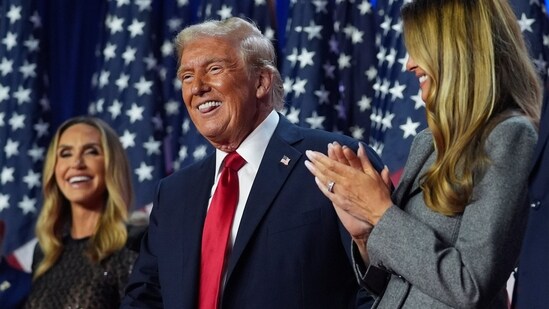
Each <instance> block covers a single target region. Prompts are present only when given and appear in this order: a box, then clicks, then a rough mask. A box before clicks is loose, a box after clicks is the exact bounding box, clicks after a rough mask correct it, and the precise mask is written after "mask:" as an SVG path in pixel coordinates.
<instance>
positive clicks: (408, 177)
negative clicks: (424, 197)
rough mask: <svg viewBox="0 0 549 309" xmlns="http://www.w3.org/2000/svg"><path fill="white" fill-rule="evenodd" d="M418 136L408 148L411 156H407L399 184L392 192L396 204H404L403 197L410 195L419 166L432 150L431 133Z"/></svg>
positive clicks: (421, 165) (422, 164)
mask: <svg viewBox="0 0 549 309" xmlns="http://www.w3.org/2000/svg"><path fill="white" fill-rule="evenodd" d="M420 138H421V139H418V140H417V143H415V145H414V147H412V149H410V154H411V155H413V156H408V162H407V164H406V168H405V170H404V174H402V177H401V179H400V182H399V185H398V187H397V189H396V190H395V193H394V194H393V201H394V203H395V204H396V205H399V206H401V205H403V204H404V203H403V198H404V197H405V196H409V195H410V194H409V193H410V192H411V191H412V189H413V185H414V180H415V179H416V178H417V177H418V174H419V172H420V171H421V168H422V167H423V166H424V165H425V162H426V161H427V159H429V156H430V155H431V153H433V151H434V147H433V141H432V138H431V134H428V135H427V134H426V135H425V136H423V137H420Z"/></svg>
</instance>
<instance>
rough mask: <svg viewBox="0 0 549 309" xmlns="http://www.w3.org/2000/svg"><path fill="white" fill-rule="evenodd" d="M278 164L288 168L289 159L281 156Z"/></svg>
mask: <svg viewBox="0 0 549 309" xmlns="http://www.w3.org/2000/svg"><path fill="white" fill-rule="evenodd" d="M280 163H282V164H284V165H286V166H288V163H290V158H288V156H283V157H282V159H280Z"/></svg>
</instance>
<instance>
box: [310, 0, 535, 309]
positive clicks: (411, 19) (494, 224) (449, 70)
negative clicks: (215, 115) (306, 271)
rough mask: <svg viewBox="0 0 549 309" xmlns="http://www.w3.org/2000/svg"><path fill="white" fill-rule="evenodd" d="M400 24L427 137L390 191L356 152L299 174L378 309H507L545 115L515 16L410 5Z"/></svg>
mask: <svg viewBox="0 0 549 309" xmlns="http://www.w3.org/2000/svg"><path fill="white" fill-rule="evenodd" d="M402 17H403V27H404V36H405V40H406V46H407V49H408V53H409V56H410V58H409V60H408V63H407V69H408V70H409V71H410V72H412V73H414V74H415V75H416V76H417V77H418V79H419V82H420V88H421V91H422V98H423V100H424V101H425V104H426V110H427V120H428V125H429V128H428V129H427V130H425V131H423V132H421V133H420V134H418V135H417V136H416V138H415V140H414V143H413V145H412V148H411V150H410V155H409V158H408V162H407V164H406V167H405V170H404V173H403V175H402V178H401V181H400V183H399V185H398V187H397V189H396V190H395V192H394V193H393V194H392V196H391V194H390V190H389V187H388V184H389V183H390V181H389V180H388V171H387V169H385V170H384V171H383V172H382V173H381V176H380V175H379V174H377V173H376V172H374V171H372V167H371V165H370V162H369V161H368V159H367V158H366V156H365V155H364V151H363V150H360V149H359V151H358V155H355V153H354V152H352V151H351V150H350V149H348V148H345V147H341V146H339V145H337V144H331V145H329V146H328V156H325V155H323V154H321V153H319V152H312V151H310V152H308V153H307V156H308V158H309V160H310V161H308V162H306V165H307V167H308V168H309V170H310V171H311V172H312V173H313V174H314V175H315V176H316V179H317V185H318V187H319V188H320V189H321V190H322V192H323V193H324V194H325V195H326V196H327V197H328V198H330V200H331V201H332V202H333V204H334V207H335V209H336V211H337V213H338V215H339V218H340V219H341V220H342V222H343V224H344V225H345V227H346V228H347V230H348V231H349V232H350V233H351V235H352V236H353V240H354V242H353V250H354V256H355V262H356V265H355V266H356V267H355V270H356V274H357V276H358V278H359V281H360V282H361V283H362V286H363V287H365V288H366V289H368V290H369V291H370V293H372V294H373V295H374V296H375V297H376V303H375V304H374V308H391V309H394V308H508V304H507V294H506V289H505V286H506V281H507V279H508V278H509V275H510V274H511V272H512V270H513V268H514V267H515V266H516V263H517V258H518V254H519V250H520V245H521V241H522V237H523V234H524V230H525V224H526V219H527V212H528V208H529V207H528V205H527V189H526V186H527V180H528V173H529V167H530V164H531V162H530V161H531V158H532V154H533V150H534V146H535V143H536V139H537V133H536V132H537V129H536V127H537V122H538V119H539V108H540V104H541V90H540V83H539V81H538V79H537V75H536V73H535V71H534V69H533V66H532V64H531V61H530V59H529V58H528V53H527V50H526V48H525V44H524V41H523V38H522V36H521V31H520V29H519V26H518V24H517V22H516V17H515V15H514V13H513V11H512V9H511V7H510V6H509V3H508V2H507V0H474V1H473V0H416V1H413V2H412V3H410V4H407V5H405V6H404V7H403V8H402ZM385 151H390V149H386V150H385ZM327 184H330V185H329V188H328V185H327Z"/></svg>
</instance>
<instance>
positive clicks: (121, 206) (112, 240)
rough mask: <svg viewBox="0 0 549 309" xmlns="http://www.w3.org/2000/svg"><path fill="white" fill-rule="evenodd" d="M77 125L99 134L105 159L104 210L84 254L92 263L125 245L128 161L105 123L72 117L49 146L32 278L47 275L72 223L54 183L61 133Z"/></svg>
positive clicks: (129, 199)
mask: <svg viewBox="0 0 549 309" xmlns="http://www.w3.org/2000/svg"><path fill="white" fill-rule="evenodd" d="M76 124H86V125H89V126H92V127H94V128H96V129H97V130H98V131H99V133H100V135H101V147H102V148H103V152H104V156H105V184H106V188H107V193H106V196H105V207H104V208H103V212H102V215H101V219H100V220H99V223H98V225H97V228H96V232H95V233H94V235H93V236H92V237H91V239H90V242H89V243H90V245H89V247H88V249H87V255H88V257H89V258H90V259H91V261H92V262H100V261H101V260H103V259H104V258H106V257H108V256H110V255H111V254H112V253H113V252H115V251H117V250H120V249H121V248H122V247H124V245H125V244H126V240H127V237H128V233H127V230H126V226H125V222H126V219H127V216H128V210H129V207H130V205H131V203H132V197H133V196H132V195H133V192H132V185H131V174H130V168H129V163H128V158H127V156H126V152H125V150H124V147H123V146H122V144H121V143H120V139H119V137H118V135H117V134H116V132H115V131H114V130H113V129H112V128H111V127H110V126H109V125H108V124H106V123H105V122H104V121H102V120H100V119H97V118H94V117H87V116H81V117H75V118H71V119H69V120H67V121H65V122H64V123H63V124H61V126H60V127H59V128H58V129H57V132H56V133H55V135H54V137H53V139H52V141H51V143H50V146H49V148H48V153H47V156H46V160H45V162H44V171H43V181H42V183H43V194H44V204H43V206H42V210H41V212H40V215H39V217H38V222H37V224H36V235H37V237H38V243H39V245H40V248H41V249H42V252H43V254H44V258H43V259H42V261H41V262H40V264H39V265H38V267H37V269H36V271H35V273H34V279H37V278H38V277H40V276H42V275H43V274H44V273H46V272H47V271H48V270H49V269H50V268H51V267H52V266H53V265H54V264H55V263H56V262H57V260H58V258H59V256H60V255H61V252H62V251H63V240H62V238H63V236H64V235H65V234H66V229H67V226H68V225H69V224H70V220H71V210H70V204H69V201H68V200H67V199H66V198H65V197H64V196H63V194H62V192H61V190H60V189H59V186H58V184H57V182H56V180H55V165H56V162H57V147H58V143H59V138H60V137H61V134H63V132H64V131H65V130H66V129H67V128H69V127H71V126H73V125H76Z"/></svg>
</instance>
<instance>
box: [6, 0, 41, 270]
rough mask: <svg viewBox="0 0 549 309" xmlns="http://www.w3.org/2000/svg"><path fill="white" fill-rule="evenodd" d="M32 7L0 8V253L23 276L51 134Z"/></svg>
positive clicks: (24, 2)
mask: <svg viewBox="0 0 549 309" xmlns="http://www.w3.org/2000/svg"><path fill="white" fill-rule="evenodd" d="M35 4H36V2H35V1H34V0H9V1H7V0H4V1H1V2H0V219H1V220H3V221H5V223H6V227H7V230H6V237H5V239H4V242H3V252H6V253H13V254H14V255H11V259H10V261H11V262H12V263H14V264H18V265H15V266H20V267H22V268H23V269H24V270H26V271H30V268H29V262H30V259H29V258H30V257H31V256H32V250H33V246H34V242H32V239H33V238H34V224H35V222H36V218H37V216H38V212H39V211H40V206H41V195H40V192H41V183H42V179H41V177H42V165H43V159H44V155H45V153H46V147H47V144H48V142H49V139H50V134H51V132H50V125H49V123H50V118H49V116H50V108H49V102H48V98H47V96H46V86H47V81H46V79H45V76H44V74H43V72H44V70H43V68H44V61H43V59H44V58H43V53H42V52H41V51H42V49H43V44H44V41H43V40H42V35H43V31H42V29H43V28H42V19H41V17H40V15H39V14H38V12H37V10H36V5H35ZM29 241H30V242H29ZM14 257H15V258H14Z"/></svg>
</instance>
